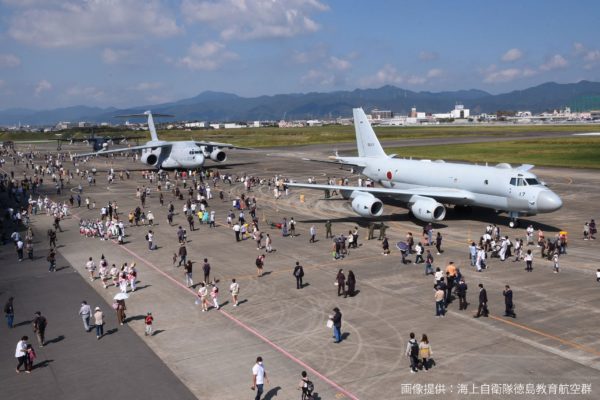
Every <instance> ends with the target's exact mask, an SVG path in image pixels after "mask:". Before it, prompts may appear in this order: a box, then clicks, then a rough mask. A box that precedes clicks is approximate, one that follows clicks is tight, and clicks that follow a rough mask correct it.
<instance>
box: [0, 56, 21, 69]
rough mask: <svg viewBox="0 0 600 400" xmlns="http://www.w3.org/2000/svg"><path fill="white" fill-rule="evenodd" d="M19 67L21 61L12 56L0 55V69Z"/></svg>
mask: <svg viewBox="0 0 600 400" xmlns="http://www.w3.org/2000/svg"><path fill="white" fill-rule="evenodd" d="M19 65H21V59H20V58H19V57H17V56H15V55H14V54H0V68H14V67H18V66H19Z"/></svg>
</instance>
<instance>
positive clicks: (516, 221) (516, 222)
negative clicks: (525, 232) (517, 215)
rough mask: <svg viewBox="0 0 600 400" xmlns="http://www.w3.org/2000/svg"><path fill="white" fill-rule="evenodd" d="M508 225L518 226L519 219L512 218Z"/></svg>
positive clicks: (511, 226)
mask: <svg viewBox="0 0 600 400" xmlns="http://www.w3.org/2000/svg"><path fill="white" fill-rule="evenodd" d="M508 226H509V227H510V228H513V229H514V228H517V227H518V226H519V220H518V219H513V220H511V221H510V222H509V223H508Z"/></svg>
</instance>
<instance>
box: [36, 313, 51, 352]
mask: <svg viewBox="0 0 600 400" xmlns="http://www.w3.org/2000/svg"><path fill="white" fill-rule="evenodd" d="M46 325H48V321H46V318H45V317H44V316H43V315H42V313H41V312H40V311H36V312H35V316H34V318H33V331H34V332H35V334H36V336H37V338H38V341H39V342H40V347H44V344H45V343H46V341H45V335H46Z"/></svg>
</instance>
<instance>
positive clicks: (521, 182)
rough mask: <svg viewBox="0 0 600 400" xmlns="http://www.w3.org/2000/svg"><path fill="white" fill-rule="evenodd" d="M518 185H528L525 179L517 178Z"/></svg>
mask: <svg viewBox="0 0 600 400" xmlns="http://www.w3.org/2000/svg"><path fill="white" fill-rule="evenodd" d="M517 186H527V184H526V183H525V179H523V178H519V179H517Z"/></svg>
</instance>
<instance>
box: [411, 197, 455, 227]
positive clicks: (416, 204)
mask: <svg viewBox="0 0 600 400" xmlns="http://www.w3.org/2000/svg"><path fill="white" fill-rule="evenodd" d="M409 203H412V205H411V206H410V211H412V213H413V214H414V216H415V217H416V218H418V219H420V220H421V221H425V222H433V221H441V220H443V219H444V217H445V216H446V207H444V206H443V205H442V204H440V203H438V202H437V201H435V200H434V199H432V198H431V197H425V196H413V197H412V198H411V199H410V202H409Z"/></svg>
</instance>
